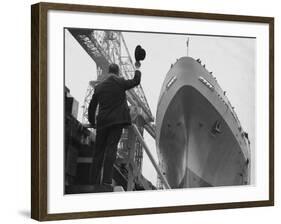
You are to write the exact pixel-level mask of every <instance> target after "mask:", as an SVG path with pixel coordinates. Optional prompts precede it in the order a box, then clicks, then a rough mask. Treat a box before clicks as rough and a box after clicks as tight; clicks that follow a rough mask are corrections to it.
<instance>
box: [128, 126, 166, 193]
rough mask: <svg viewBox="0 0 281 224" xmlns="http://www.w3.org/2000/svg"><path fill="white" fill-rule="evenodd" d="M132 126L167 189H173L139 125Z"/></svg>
mask: <svg viewBox="0 0 281 224" xmlns="http://www.w3.org/2000/svg"><path fill="white" fill-rule="evenodd" d="M132 128H133V130H134V132H135V134H136V136H137V138H138V139H139V141H140V143H141V144H142V146H143V148H144V151H145V152H146V154H147V155H148V158H149V159H150V161H151V162H152V164H153V166H154V168H155V170H156V172H157V173H158V175H159V177H160V179H161V181H162V182H163V184H164V186H165V188H166V189H171V187H170V185H169V183H168V181H167V180H166V178H165V176H164V175H163V174H162V172H161V171H160V169H159V167H158V165H157V163H156V161H155V159H154V158H153V156H152V154H151V152H150V150H149V148H148V146H147V144H146V143H145V141H144V139H143V137H142V135H141V133H140V132H139V129H138V127H137V126H136V125H135V124H132Z"/></svg>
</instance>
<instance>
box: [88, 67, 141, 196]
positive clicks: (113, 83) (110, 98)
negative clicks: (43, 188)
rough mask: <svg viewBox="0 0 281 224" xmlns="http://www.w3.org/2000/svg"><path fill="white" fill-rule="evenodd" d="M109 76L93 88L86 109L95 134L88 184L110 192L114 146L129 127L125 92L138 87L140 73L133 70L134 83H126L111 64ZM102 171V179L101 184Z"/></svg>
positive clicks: (132, 80)
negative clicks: (98, 185) (93, 90)
mask: <svg viewBox="0 0 281 224" xmlns="http://www.w3.org/2000/svg"><path fill="white" fill-rule="evenodd" d="M108 73H109V76H108V78H107V79H105V80H104V81H103V82H101V83H100V84H98V85H97V86H96V88H95V92H94V94H93V97H92V100H91V102H90V105H89V109H88V119H89V121H90V123H91V125H92V126H93V127H96V130H97V132H96V143H95V151H94V155H93V166H92V177H91V178H92V181H91V182H92V183H93V184H100V183H101V184H102V185H103V186H105V187H107V188H109V189H111V190H112V175H113V165H114V162H115V160H116V154H117V145H118V142H119V140H120V137H121V134H122V130H123V128H124V127H125V126H128V125H130V124H131V117H130V110H129V107H128V104H127V97H126V90H129V89H131V88H134V87H135V86H137V85H139V84H140V80H141V72H140V71H139V70H136V71H135V75H134V78H133V79H130V80H125V79H124V78H122V77H120V76H119V67H118V65H116V64H111V65H110V66H109V69H108ZM97 105H99V109H98V115H97V117H96V122H95V114H96V109H97ZM102 167H103V175H102V180H100V179H101V170H102ZM100 181H101V182H100ZM111 190H109V191H111Z"/></svg>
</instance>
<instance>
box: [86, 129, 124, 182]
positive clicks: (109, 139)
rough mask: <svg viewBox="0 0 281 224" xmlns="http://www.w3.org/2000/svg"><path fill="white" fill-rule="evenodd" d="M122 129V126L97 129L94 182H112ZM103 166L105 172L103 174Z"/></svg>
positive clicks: (93, 166) (93, 169)
mask: <svg viewBox="0 0 281 224" xmlns="http://www.w3.org/2000/svg"><path fill="white" fill-rule="evenodd" d="M122 130H123V127H122V126H110V127H106V128H102V129H97V133H96V142H95V150H94V152H93V163H92V171H91V183H92V184H104V183H105V184H112V176H113V165H114V162H115V160H116V154H117V146H118V142H119V140H120V138H121V135H122ZM102 168H103V174H102V175H101V171H102ZM101 179H102V180H101Z"/></svg>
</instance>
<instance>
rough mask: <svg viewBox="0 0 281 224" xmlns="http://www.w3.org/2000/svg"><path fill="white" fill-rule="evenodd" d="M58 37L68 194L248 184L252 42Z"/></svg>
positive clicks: (109, 34)
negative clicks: (61, 48)
mask: <svg viewBox="0 0 281 224" xmlns="http://www.w3.org/2000/svg"><path fill="white" fill-rule="evenodd" d="M62 38H63V41H64V121H63V122H64V161H62V162H63V163H64V193H65V194H82V193H109V192H111V193H112V194H114V193H115V192H119V193H121V192H129V191H160V190H161V191H163V190H180V189H187V188H203V187H205V188H206V187H208V188H222V187H234V186H239V187H243V186H249V185H254V184H255V179H256V172H255V167H256V164H255V147H256V145H255V142H256V87H255V86H256V84H255V83H256V38H255V37H254V36H220V35H206V34H204V35H203V34H197V33H188V32H186V33H169V32H167V33H162V32H147V31H130V30H108V29H104V30H102V29H95V27H93V28H91V29H90V28H83V27H65V28H64V31H63V37H62ZM241 190H243V188H242V189H241Z"/></svg>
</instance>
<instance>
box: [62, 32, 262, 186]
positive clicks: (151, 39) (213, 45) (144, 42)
mask: <svg viewBox="0 0 281 224" xmlns="http://www.w3.org/2000/svg"><path fill="white" fill-rule="evenodd" d="M123 36H124V39H125V41H126V44H127V47H128V49H129V51H130V54H131V56H133V55H134V54H133V53H134V49H135V47H136V46H137V45H139V44H140V45H141V46H142V47H143V48H144V49H145V50H146V58H145V61H144V62H143V63H142V67H141V71H142V81H141V85H142V87H143V90H144V92H145V95H146V98H147V101H148V103H149V106H150V109H151V111H152V114H153V115H154V116H155V115H156V110H157V102H158V97H159V94H160V90H161V86H162V83H163V81H164V79H165V76H166V74H167V72H168V70H169V69H170V67H171V64H172V63H174V62H175V61H176V59H177V58H180V57H182V56H186V55H187V47H186V41H187V38H189V50H188V54H189V56H191V57H193V58H195V59H196V58H200V59H201V60H202V63H203V64H206V69H208V70H209V71H212V72H213V75H214V76H215V77H216V79H217V81H218V83H219V85H220V86H221V88H222V89H223V90H225V91H226V95H227V97H228V99H229V101H230V102H231V104H232V106H234V107H235V111H236V113H237V116H238V118H239V120H240V122H241V125H242V128H243V129H244V130H245V131H246V132H248V133H249V139H250V141H251V150H252V151H253V150H254V148H255V141H254V139H255V62H256V52H255V49H256V47H255V45H256V41H255V39H250V38H234V37H211V36H196V35H178V34H177V35H175V34H152V33H136V32H123ZM96 76H97V74H96V64H95V62H94V61H93V60H92V59H91V57H90V56H89V55H88V54H87V53H86V52H85V51H84V50H83V48H82V47H81V46H80V45H79V43H78V42H77V41H76V40H75V39H74V38H73V37H72V35H71V34H70V33H69V32H68V31H66V33H65V84H66V86H67V87H68V88H69V89H70V93H71V95H73V96H74V97H75V98H76V100H78V102H79V115H78V117H79V120H81V115H82V108H81V106H82V105H83V101H84V97H85V94H86V90H87V87H88V84H89V81H90V80H95V79H96ZM144 137H145V140H146V142H147V143H148V145H149V147H150V148H151V151H152V153H153V155H154V157H155V159H157V154H156V148H155V141H154V140H153V139H152V138H151V137H150V136H149V135H148V134H146V133H145V136H144ZM143 174H144V176H146V177H147V178H148V179H149V180H151V181H152V182H153V183H154V184H155V183H156V177H157V175H156V172H155V171H154V169H153V167H152V165H151V163H150V161H149V159H148V158H147V156H146V155H145V153H144V161H143Z"/></svg>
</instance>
